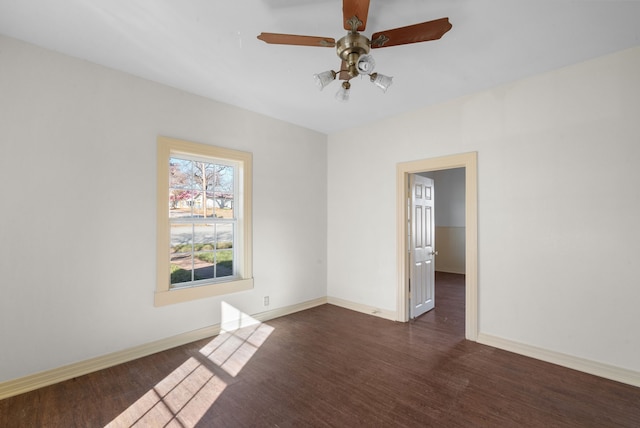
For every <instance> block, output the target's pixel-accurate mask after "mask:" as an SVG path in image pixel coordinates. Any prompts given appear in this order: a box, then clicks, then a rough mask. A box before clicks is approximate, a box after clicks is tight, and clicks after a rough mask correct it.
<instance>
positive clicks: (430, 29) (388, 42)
mask: <svg viewBox="0 0 640 428" xmlns="http://www.w3.org/2000/svg"><path fill="white" fill-rule="evenodd" d="M451 27H452V25H451V23H450V22H449V18H440V19H436V20H434V21H429V22H423V23H421V24H414V25H409V26H407V27H400V28H394V29H393V30H387V31H380V32H378V33H375V34H374V35H373V36H371V47H372V48H387V47H389V46H396V45H406V44H409V43H419V42H427V41H429V40H437V39H439V38H440V37H442V36H443V35H444V33H446V32H447V31H449V30H451Z"/></svg>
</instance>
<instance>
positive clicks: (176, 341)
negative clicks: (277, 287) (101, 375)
mask: <svg viewBox="0 0 640 428" xmlns="http://www.w3.org/2000/svg"><path fill="white" fill-rule="evenodd" d="M325 303H327V298H326V297H321V298H318V299H314V300H309V301H307V302H303V303H299V304H296V305H291V306H286V307H284V308H278V309H273V310H270V311H266V312H260V313H258V314H255V315H251V317H252V318H255V319H256V320H258V321H260V322H264V321H268V320H270V319H274V318H278V317H282V316H285V315H289V314H292V313H294V312H299V311H303V310H305V309H310V308H313V307H315V306H320V305H323V304H325ZM219 333H220V324H216V325H212V326H209V327H204V328H201V329H198V330H193V331H189V332H186V333H182V334H178V335H176V336H172V337H168V338H166V339H160V340H156V341H154V342H150V343H146V344H144V345H139V346H134V347H133V348H128V349H125V350H122V351H117V352H113V353H110V354H107V355H102V356H100V357H96V358H91V359H89V360H84V361H80V362H78V363H74V364H69V365H66V366H62V367H58V368H55V369H51V370H46V371H43V372H40V373H34V374H32V375H28V376H24V377H21V378H18V379H13V380H9V381H6V382H1V383H0V400H2V399H4V398H8V397H12V396H14V395H18V394H22V393H25V392H28V391H33V390H34V389H38V388H42V387H45V386H48V385H53V384H54V383H58V382H62V381H65V380H69V379H73V378H74V377H78V376H82V375H85V374H88V373H92V372H95V371H98V370H102V369H106V368H108V367H112V366H115V365H118V364H122V363H126V362H128V361H132V360H135V359H137V358H142V357H146V356H147V355H151V354H155V353H156V352H161V351H166V350H167V349H171V348H175V347H176V346H181V345H185V344H187V343H191V342H195V341H196V340H200V339H206V338H208V337H212V336H215V335H217V334H219Z"/></svg>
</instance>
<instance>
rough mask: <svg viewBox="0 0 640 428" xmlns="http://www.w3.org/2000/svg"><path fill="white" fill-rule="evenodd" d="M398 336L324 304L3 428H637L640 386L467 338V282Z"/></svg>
mask: <svg viewBox="0 0 640 428" xmlns="http://www.w3.org/2000/svg"><path fill="white" fill-rule="evenodd" d="M436 303H437V307H436V309H435V310H433V311H431V312H429V313H427V314H425V315H423V316H422V317H420V318H418V319H417V320H416V321H413V322H411V323H407V324H403V323H396V322H391V321H386V320H383V319H380V318H377V317H374V316H369V315H365V314H360V313H356V312H352V311H349V310H346V309H342V308H339V307H336V306H331V305H324V306H320V307H317V308H314V309H310V310H307V311H304V312H299V313H296V314H292V315H289V316H286V317H282V318H278V319H274V320H271V321H268V322H267V323H265V324H262V325H253V326H250V327H246V328H243V329H241V330H240V331H237V332H235V333H227V334H222V335H220V336H218V337H216V338H213V339H209V340H202V341H199V342H195V343H193V344H189V345H186V346H182V347H179V348H176V349H172V350H169V351H166V352H162V353H159V354H155V355H152V356H149V357H146V358H142V359H139V360H136V361H133V362H130V363H127V364H122V365H119V366H116V367H113V368H110V369H107V370H103V371H100V372H96V373H93V374H90V375H86V376H82V377H80V378H77V379H73V380H70V381H67V382H62V383H60V384H57V385H53V386H50V387H46V388H42V389H40V390H37V391H33V392H30V393H26V394H22V395H19V396H16V397H12V398H9V399H5V400H2V401H0V426H1V427H45V426H46V427H65V428H66V427H83V428H84V427H102V426H105V425H107V424H110V423H111V425H110V426H131V425H132V424H134V423H135V422H137V423H138V425H136V426H154V427H155V426H178V427H185V426H199V427H307V426H311V427H424V426H437V427H480V426H487V427H522V426H532V427H640V388H635V387H632V386H628V385H624V384H620V383H616V382H613V381H608V380H605V379H601V378H597V377H595V376H591V375H587V374H584V373H580V372H576V371H573V370H569V369H565V368H562V367H558V366H554V365H552V364H548V363H544V362H541V361H537V360H533V359H530V358H526V357H522V356H519V355H516V354H512V353H509V352H506V351H501V350H498V349H493V348H490V347H488V346H483V345H480V344H477V343H473V342H468V341H466V340H464V278H463V277H462V276H461V275H453V274H440V273H439V274H438V280H437V287H436Z"/></svg>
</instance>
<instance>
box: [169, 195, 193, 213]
mask: <svg viewBox="0 0 640 428" xmlns="http://www.w3.org/2000/svg"><path fill="white" fill-rule="evenodd" d="M193 205H194V204H193V192H192V191H191V190H184V189H169V218H180V217H193Z"/></svg>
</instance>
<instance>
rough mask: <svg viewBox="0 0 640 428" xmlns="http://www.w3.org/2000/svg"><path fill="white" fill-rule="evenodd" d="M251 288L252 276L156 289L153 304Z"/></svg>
mask: <svg viewBox="0 0 640 428" xmlns="http://www.w3.org/2000/svg"><path fill="white" fill-rule="evenodd" d="M252 288H253V278H247V279H237V280H234V281H229V282H218V283H215V284H210V285H201V286H199V287H188V288H178V289H175V290H168V291H157V292H156V294H155V298H154V306H166V305H172V304H174V303H182V302H188V301H190V300H197V299H203V298H206V297H214V296H220V295H223V294H229V293H237V292H238V291H246V290H251V289H252Z"/></svg>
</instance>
